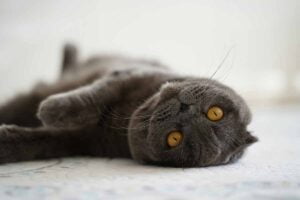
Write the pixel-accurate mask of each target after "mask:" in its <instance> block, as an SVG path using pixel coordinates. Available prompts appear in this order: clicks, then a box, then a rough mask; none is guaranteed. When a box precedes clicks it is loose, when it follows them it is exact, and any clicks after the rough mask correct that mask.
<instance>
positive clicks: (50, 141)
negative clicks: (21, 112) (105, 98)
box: [0, 125, 91, 163]
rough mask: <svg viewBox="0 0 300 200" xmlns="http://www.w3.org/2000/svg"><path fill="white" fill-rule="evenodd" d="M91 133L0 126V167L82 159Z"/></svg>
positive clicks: (86, 150) (87, 147) (87, 151)
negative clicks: (22, 162) (44, 160)
mask: <svg viewBox="0 0 300 200" xmlns="http://www.w3.org/2000/svg"><path fill="white" fill-rule="evenodd" d="M90 141H91V132H89V131H86V130H60V129H50V128H46V127H40V128H25V127H18V126H14V125H2V126H0V163H7V162H17V161H25V160H35V159H44V158H55V157H65V156H73V155H86V154H88V153H89V146H90Z"/></svg>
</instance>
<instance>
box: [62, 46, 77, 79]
mask: <svg viewBox="0 0 300 200" xmlns="http://www.w3.org/2000/svg"><path fill="white" fill-rule="evenodd" d="M77 54H78V53H77V49H76V47H75V46H74V45H73V44H66V45H65V47H64V50H63V59H62V66H61V68H62V69H61V70H62V74H64V73H65V72H67V71H69V70H70V69H71V68H74V67H75V66H76V64H77V62H78V58H77V57H78V56H77Z"/></svg>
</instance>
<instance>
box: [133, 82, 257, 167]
mask: <svg viewBox="0 0 300 200" xmlns="http://www.w3.org/2000/svg"><path fill="white" fill-rule="evenodd" d="M250 120H251V114H250V111H249V109H248V107H247V105H246V104H245V102H244V101H243V99H242V98H241V97H240V96H238V95H237V94H236V93H235V92H234V91H233V90H231V89H230V88H228V87H226V86H224V85H222V84H220V83H218V82H216V81H212V80H209V79H193V80H187V81H183V82H172V83H166V84H165V85H163V86H162V88H161V89H160V91H159V92H158V93H157V94H155V95H154V96H153V97H151V98H150V99H149V100H148V101H146V102H145V103H144V104H143V105H141V106H140V107H139V108H138V109H137V110H136V111H135V112H134V114H133V116H132V119H131V122H130V126H129V145H130V150H131V153H132V156H133V158H134V159H136V160H138V161H141V162H146V163H150V164H158V165H165V166H175V167H197V166H210V165H219V164H226V163H229V162H233V161H235V160H236V159H238V158H240V157H241V155H242V154H243V152H244V150H245V148H246V147H247V146H249V145H250V144H252V143H254V142H255V141H257V139H256V138H255V137H253V136H251V135H250V133H249V132H248V131H247V129H246V128H247V125H248V124H249V122H250Z"/></svg>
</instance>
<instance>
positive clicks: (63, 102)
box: [37, 76, 122, 128]
mask: <svg viewBox="0 0 300 200" xmlns="http://www.w3.org/2000/svg"><path fill="white" fill-rule="evenodd" d="M121 88H122V81H121V79H116V78H114V77H111V76H107V77H104V78H102V79H100V80H98V81H96V82H94V83H93V84H91V85H87V86H84V87H81V88H78V89H75V90H72V91H69V92H66V93H61V94H56V95H52V96H50V97H49V98H47V99H45V100H44V101H43V102H42V103H41V105H40V107H39V111H38V114H37V115H38V117H39V119H40V120H41V121H42V122H43V124H44V125H45V126H51V127H58V128H65V127H67V128H74V127H81V126H83V125H92V124H97V123H98V121H99V119H100V117H101V113H103V111H104V110H105V109H106V107H105V106H106V105H107V104H108V103H110V102H113V101H114V100H115V99H118V98H121V97H119V96H120V95H121V92H120V90H121Z"/></svg>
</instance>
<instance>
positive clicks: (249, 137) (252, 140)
mask: <svg viewBox="0 0 300 200" xmlns="http://www.w3.org/2000/svg"><path fill="white" fill-rule="evenodd" d="M246 134H247V136H246V138H245V140H244V143H245V144H246V145H250V144H253V143H255V142H257V141H258V138H257V137H255V136H253V135H251V133H250V132H248V131H247V133H246Z"/></svg>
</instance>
